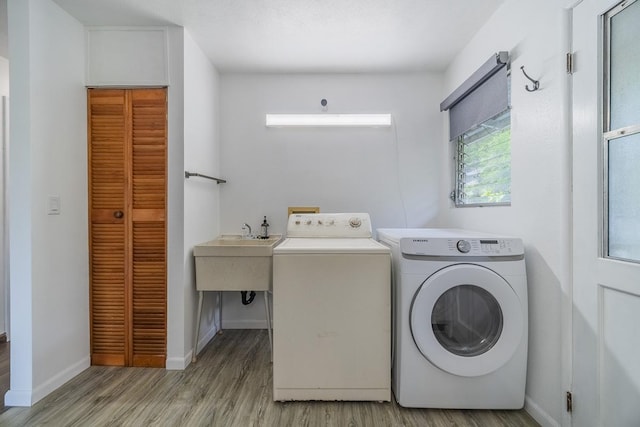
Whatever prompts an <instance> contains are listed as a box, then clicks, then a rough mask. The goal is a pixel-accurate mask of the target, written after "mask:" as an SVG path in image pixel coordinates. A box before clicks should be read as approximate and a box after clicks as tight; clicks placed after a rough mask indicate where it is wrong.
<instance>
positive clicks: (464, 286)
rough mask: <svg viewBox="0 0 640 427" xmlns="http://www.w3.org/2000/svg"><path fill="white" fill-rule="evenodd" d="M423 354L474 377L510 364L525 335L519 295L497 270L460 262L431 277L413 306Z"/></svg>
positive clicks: (413, 321) (449, 369)
mask: <svg viewBox="0 0 640 427" xmlns="http://www.w3.org/2000/svg"><path fill="white" fill-rule="evenodd" d="M410 321H411V333H412V334H413V339H414V341H415V343H416V345H417V346H418V349H419V350H420V352H421V353H422V354H423V355H424V357H426V358H427V359H428V360H429V361H430V362H431V363H432V364H433V365H435V366H437V367H439V368H440V369H443V370H444V371H447V372H449V373H452V374H455V375H460V376H465V377H475V376H480V375H486V374H488V373H491V372H493V371H495V370H496V369H498V368H500V367H502V366H503V365H504V364H505V363H507V362H508V361H509V360H510V359H511V357H512V356H513V354H514V353H515V351H516V349H517V348H518V346H519V345H520V341H521V339H522V337H523V333H524V316H523V310H522V307H521V302H520V299H519V298H518V295H517V294H516V293H515V291H514V290H513V288H512V287H511V285H509V283H508V282H507V281H506V280H504V279H503V278H502V277H501V276H500V275H498V274H497V273H495V272H494V271H492V270H490V269H488V268H486V267H482V266H479V265H475V264H455V265H452V266H449V267H445V268H443V269H441V270H439V271H437V272H435V273H434V274H432V275H431V276H429V277H428V278H427V279H426V280H425V281H424V282H423V283H422V285H421V286H420V288H419V289H418V292H417V293H416V295H415V296H414V299H413V302H412V304H411V314H410Z"/></svg>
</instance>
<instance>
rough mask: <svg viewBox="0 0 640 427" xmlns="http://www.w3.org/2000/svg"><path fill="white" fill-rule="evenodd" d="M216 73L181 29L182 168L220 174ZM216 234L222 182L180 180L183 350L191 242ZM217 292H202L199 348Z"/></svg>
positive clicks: (191, 297)
mask: <svg viewBox="0 0 640 427" xmlns="http://www.w3.org/2000/svg"><path fill="white" fill-rule="evenodd" d="M218 101H219V76H218V72H217V71H216V69H215V67H214V66H213V64H211V61H209V59H208V58H207V57H206V56H205V55H204V53H203V52H202V51H201V50H200V48H199V47H198V45H197V44H196V43H195V42H194V41H193V39H192V38H191V36H190V35H189V33H188V32H186V31H185V33H184V170H187V171H190V172H199V173H202V174H205V175H209V176H219V175H220V137H219V133H220V129H219V128H220V125H219V119H218V117H219V103H218ZM219 232H220V186H219V185H218V184H216V183H215V182H214V181H209V180H205V179H201V178H190V179H185V180H184V257H183V259H184V271H185V276H184V289H183V292H184V306H185V316H184V318H185V322H184V330H183V336H184V349H183V350H184V354H185V355H187V354H189V355H190V352H191V350H192V348H193V343H194V339H195V338H194V325H195V321H196V306H197V296H196V295H197V293H196V291H195V271H194V260H193V246H194V245H196V244H198V243H202V242H206V241H208V240H211V239H213V238H215V237H216V236H217V235H218V234H219ZM218 315H219V310H218V309H217V307H216V304H215V294H213V293H206V294H205V303H204V306H203V310H202V323H201V326H200V332H201V333H200V343H199V345H198V348H199V349H202V348H203V347H204V344H206V342H207V341H209V340H210V339H211V337H213V336H214V335H215V333H216V332H217V331H216V329H215V323H214V316H218Z"/></svg>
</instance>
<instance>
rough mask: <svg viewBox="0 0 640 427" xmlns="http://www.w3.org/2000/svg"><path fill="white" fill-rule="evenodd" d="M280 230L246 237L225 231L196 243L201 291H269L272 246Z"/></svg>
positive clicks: (194, 252)
mask: <svg viewBox="0 0 640 427" xmlns="http://www.w3.org/2000/svg"><path fill="white" fill-rule="evenodd" d="M281 240H282V235H281V234H273V235H271V236H269V238H268V239H246V238H243V236H241V235H239V234H223V235H221V236H219V237H218V238H217V239H215V240H211V241H209V242H205V243H201V244H199V245H196V246H194V248H193V256H194V257H195V260H196V289H197V290H198V291H249V290H251V291H267V290H270V289H271V277H272V269H273V267H272V265H273V263H272V254H273V248H274V247H275V246H276V245H277V244H278V243H279V242H280V241H281Z"/></svg>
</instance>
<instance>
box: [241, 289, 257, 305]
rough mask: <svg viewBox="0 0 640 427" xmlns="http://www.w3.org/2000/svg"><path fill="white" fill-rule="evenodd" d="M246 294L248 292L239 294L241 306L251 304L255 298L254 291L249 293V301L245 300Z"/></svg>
mask: <svg viewBox="0 0 640 427" xmlns="http://www.w3.org/2000/svg"><path fill="white" fill-rule="evenodd" d="M247 292H249V291H242V292H240V293H241V294H242V305H249V304H251V303H252V302H253V299H254V298H255V297H256V293H255V292H254V291H251V293H250V294H249V299H247Z"/></svg>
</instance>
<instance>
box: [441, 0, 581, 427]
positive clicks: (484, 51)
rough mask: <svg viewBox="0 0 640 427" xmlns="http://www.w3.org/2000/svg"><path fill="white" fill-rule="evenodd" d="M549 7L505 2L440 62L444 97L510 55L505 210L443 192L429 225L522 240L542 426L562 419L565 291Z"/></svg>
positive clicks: (558, 114) (565, 160)
mask: <svg viewBox="0 0 640 427" xmlns="http://www.w3.org/2000/svg"><path fill="white" fill-rule="evenodd" d="M557 3H560V2H557V1H555V0H544V1H534V0H526V1H524V0H507V1H506V2H505V4H504V5H503V6H502V7H501V8H500V9H499V10H498V11H497V12H496V13H495V14H494V15H493V16H492V18H491V19H490V20H489V21H488V22H487V23H486V24H485V26H484V27H483V28H482V29H481V30H480V31H479V32H478V33H477V34H476V36H475V37H474V39H473V40H472V41H471V42H470V43H469V44H468V45H467V46H466V47H465V49H464V50H463V51H462V52H461V53H460V54H458V56H457V57H456V59H455V61H454V62H453V63H452V64H451V65H450V66H449V68H448V70H447V72H446V75H445V85H444V87H445V89H446V90H445V91H444V92H443V93H442V98H444V97H445V96H447V95H448V94H449V93H450V92H451V91H452V90H453V89H455V88H456V87H457V86H458V85H459V84H460V83H462V81H464V79H466V78H467V77H468V76H469V75H470V74H471V73H472V72H473V71H475V70H476V69H477V68H478V67H479V66H480V65H481V64H482V63H483V62H484V61H485V60H486V59H487V58H488V57H489V56H490V55H491V54H492V53H495V52H497V51H500V50H509V51H510V52H511V61H512V62H511V70H512V78H511V84H512V86H511V92H512V94H511V104H512V116H511V123H512V127H511V137H512V153H511V157H512V160H511V165H512V172H511V174H512V175H511V177H512V187H511V194H512V203H511V206H510V207H487V208H458V209H456V208H454V207H452V204H451V202H450V201H449V200H448V199H447V198H446V197H442V198H441V199H440V214H439V221H438V223H439V225H441V226H452V227H460V228H468V229H472V230H474V229H475V230H481V231H487V232H496V233H502V234H511V235H515V236H519V237H522V238H523V240H524V243H525V246H526V262H527V278H528V286H529V313H530V317H529V363H528V375H527V391H526V393H527V403H526V408H527V410H528V411H529V412H530V413H531V414H532V415H534V417H535V418H536V419H537V421H538V422H540V423H541V424H543V425H558V424H559V423H560V422H561V421H562V417H563V413H564V411H563V407H562V403H563V386H564V384H563V382H564V379H563V375H564V374H565V373H564V372H563V371H562V363H563V362H562V360H563V357H564V352H565V350H566V349H565V347H563V342H565V343H567V344H566V345H567V346H568V345H569V344H568V343H569V342H570V336H569V337H567V336H566V335H563V334H565V332H566V331H563V326H562V325H563V322H562V316H563V312H562V311H563V309H564V307H565V304H566V302H567V295H568V293H569V289H570V258H569V257H570V230H571V226H570V223H569V218H570V216H569V212H570V204H569V202H570V199H571V198H570V191H569V190H570V187H569V182H570V168H569V165H570V160H569V152H570V145H569V140H568V137H567V129H568V127H567V126H568V125H567V123H568V122H567V120H568V118H567V105H568V97H567V87H568V77H567V75H566V72H565V70H564V61H565V56H564V55H565V53H566V52H568V47H566V46H565V42H566V40H567V37H566V31H567V29H566V25H565V23H564V14H563V10H562V6H561V5H558V4H557ZM521 65H524V66H525V69H526V71H527V73H528V74H529V75H531V76H533V77H534V78H536V79H539V80H540V86H541V89H540V90H539V91H537V92H534V93H529V92H527V91H526V90H525V88H524V86H525V84H527V83H529V82H528V81H527V80H526V79H525V78H524V76H523V74H522V72H521V71H520V66H521ZM529 84H530V83H529ZM446 127H447V128H448V126H446ZM445 139H448V134H447V135H445ZM451 148H452V147H451V144H450V149H451ZM451 152H452V151H449V154H450V153H451ZM441 161H442V162H443V163H446V165H447V166H448V167H447V168H445V170H444V174H443V175H442V176H441V177H440V178H441V181H442V182H443V184H444V187H443V188H442V193H441V194H443V195H444V193H446V190H450V189H451V188H450V187H446V185H450V183H451V177H452V176H453V173H452V170H451V169H452V161H451V160H450V156H448V155H442V157H441ZM567 340H568V341H567Z"/></svg>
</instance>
